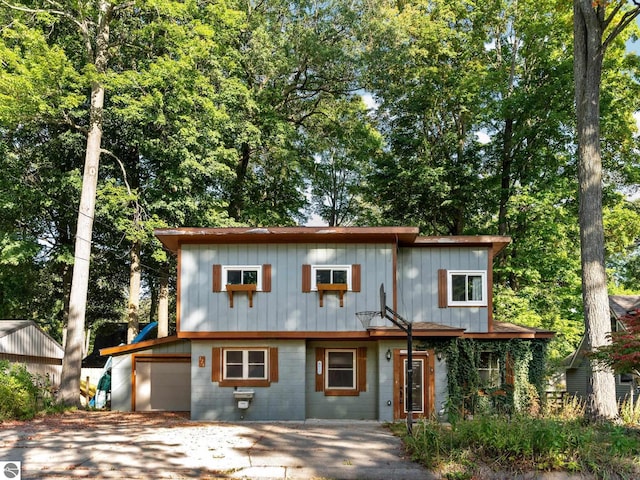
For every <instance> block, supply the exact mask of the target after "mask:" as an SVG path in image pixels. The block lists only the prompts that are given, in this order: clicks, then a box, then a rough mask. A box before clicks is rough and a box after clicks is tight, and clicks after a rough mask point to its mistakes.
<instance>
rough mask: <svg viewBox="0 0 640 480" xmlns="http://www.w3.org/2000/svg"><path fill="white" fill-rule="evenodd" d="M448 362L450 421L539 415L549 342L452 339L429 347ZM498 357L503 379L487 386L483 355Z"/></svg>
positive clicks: (427, 344)
mask: <svg viewBox="0 0 640 480" xmlns="http://www.w3.org/2000/svg"><path fill="white" fill-rule="evenodd" d="M424 347H425V348H433V349H435V350H436V352H438V353H439V354H440V355H442V356H443V357H444V358H445V359H446V362H447V367H448V369H447V384H448V401H447V408H446V410H447V416H448V418H449V420H450V421H455V420H456V419H459V418H466V417H469V416H473V415H476V414H480V413H491V412H498V413H507V414H509V413H513V412H525V411H527V412H530V413H536V412H537V411H538V409H539V406H540V398H541V395H542V393H543V382H544V372H545V360H546V350H547V342H546V341H541V340H523V339H511V340H508V341H504V340H502V341H493V340H489V341H486V340H474V339H452V340H450V341H447V342H433V343H430V344H429V343H425V344H424ZM485 352H486V354H491V355H492V356H496V357H497V359H498V362H499V374H500V376H499V379H497V382H495V383H487V382H486V381H484V380H483V379H482V377H481V375H480V371H479V366H480V365H481V357H482V355H483V354H485Z"/></svg>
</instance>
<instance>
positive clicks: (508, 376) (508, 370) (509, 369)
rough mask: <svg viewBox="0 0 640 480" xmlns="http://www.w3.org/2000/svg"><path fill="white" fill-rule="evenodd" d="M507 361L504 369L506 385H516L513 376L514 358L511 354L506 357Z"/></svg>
mask: <svg viewBox="0 0 640 480" xmlns="http://www.w3.org/2000/svg"><path fill="white" fill-rule="evenodd" d="M504 360H505V362H504V363H505V368H504V383H506V384H507V385H512V386H513V385H514V374H513V357H512V356H511V354H510V353H508V352H507V354H506V355H505V357H504Z"/></svg>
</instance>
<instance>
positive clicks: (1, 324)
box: [0, 320, 64, 386]
mask: <svg viewBox="0 0 640 480" xmlns="http://www.w3.org/2000/svg"><path fill="white" fill-rule="evenodd" d="M63 356H64V350H63V348H62V346H61V345H60V344H59V343H58V342H56V341H55V340H54V339H53V338H52V337H51V336H50V335H49V334H47V333H46V332H45V331H43V330H42V329H41V328H40V327H38V325H36V323H35V322H34V321H33V320H0V360H9V361H10V362H15V363H23V364H24V365H26V367H27V370H28V371H29V372H30V373H32V374H34V375H49V378H50V380H51V384H52V385H54V386H58V385H59V384H60V376H61V374H62V357H63Z"/></svg>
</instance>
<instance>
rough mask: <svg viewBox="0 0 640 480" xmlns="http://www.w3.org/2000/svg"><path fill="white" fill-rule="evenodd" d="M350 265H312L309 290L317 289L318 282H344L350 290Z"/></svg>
mask: <svg viewBox="0 0 640 480" xmlns="http://www.w3.org/2000/svg"><path fill="white" fill-rule="evenodd" d="M351 267H352V266H351V265H312V266H311V290H318V284H319V283H325V284H336V283H344V284H346V285H347V289H348V290H351V283H352V282H351Z"/></svg>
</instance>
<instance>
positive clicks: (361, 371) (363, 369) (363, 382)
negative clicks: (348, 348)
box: [356, 347, 367, 392]
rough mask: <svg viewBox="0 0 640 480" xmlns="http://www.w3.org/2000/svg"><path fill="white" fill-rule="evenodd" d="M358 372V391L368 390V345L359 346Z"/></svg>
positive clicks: (357, 355) (357, 356) (357, 357)
mask: <svg viewBox="0 0 640 480" xmlns="http://www.w3.org/2000/svg"><path fill="white" fill-rule="evenodd" d="M356 362H357V363H356V368H357V370H356V372H357V375H358V378H357V385H356V386H357V389H358V392H366V391H367V347H358V352H357V354H356Z"/></svg>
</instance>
